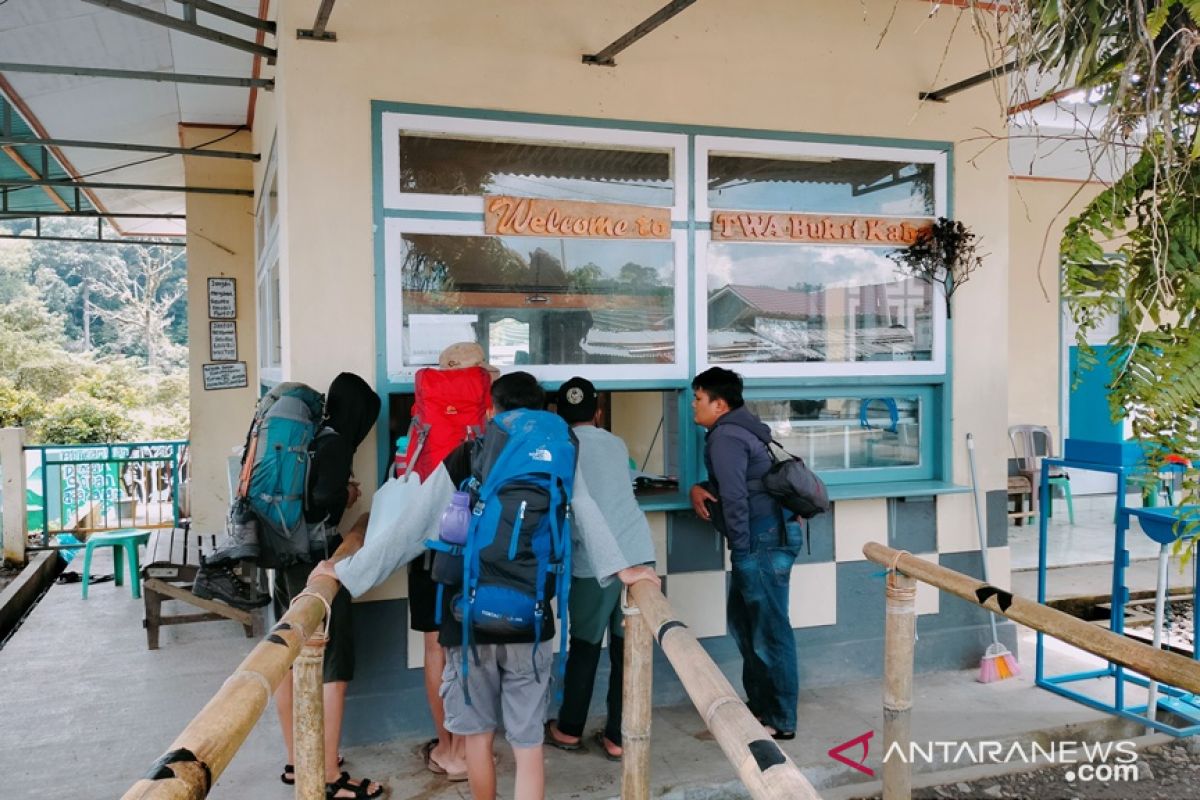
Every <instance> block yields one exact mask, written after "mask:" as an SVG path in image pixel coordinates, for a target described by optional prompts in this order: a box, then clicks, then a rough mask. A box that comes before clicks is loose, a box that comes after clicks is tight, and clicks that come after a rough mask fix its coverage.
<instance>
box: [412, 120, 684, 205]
mask: <svg viewBox="0 0 1200 800" xmlns="http://www.w3.org/2000/svg"><path fill="white" fill-rule="evenodd" d="M399 147H400V159H399V164H400V166H399V171H400V174H399V176H398V177H399V182H400V191H402V192H416V193H422V194H441V195H465V196H473V195H484V194H509V195H515V196H519V197H537V198H549V199H558V200H585V201H592V202H605V203H633V204H640V205H653V206H670V205H672V204H673V203H674V200H675V190H674V182H673V180H672V177H671V154H670V153H669V152H668V151H666V150H636V149H620V150H617V149H609V148H603V147H594V146H587V145H563V144H534V143H530V142H512V141H494V140H485V139H468V138H450V137H446V136H434V135H429V134H417V133H408V132H401V134H400V142H399Z"/></svg>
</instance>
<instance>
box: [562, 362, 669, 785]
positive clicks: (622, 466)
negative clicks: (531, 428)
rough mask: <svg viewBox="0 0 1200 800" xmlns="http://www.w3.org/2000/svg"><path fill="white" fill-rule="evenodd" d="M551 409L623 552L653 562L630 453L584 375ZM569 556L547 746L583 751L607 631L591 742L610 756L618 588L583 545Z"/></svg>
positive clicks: (617, 754) (619, 649)
mask: <svg viewBox="0 0 1200 800" xmlns="http://www.w3.org/2000/svg"><path fill="white" fill-rule="evenodd" d="M555 405H556V411H557V412H558V415H559V416H560V417H562V418H563V420H565V421H566V422H567V423H568V424H570V425H571V427H572V429H573V431H574V433H575V438H576V439H577V440H578V441H579V450H578V463H577V466H576V470H577V471H578V472H580V473H582V475H583V478H584V481H585V482H586V483H587V487H588V492H589V493H590V494H591V495H592V497H593V499H595V501H596V505H597V506H599V508H600V512H601V514H602V515H603V516H604V519H605V521H606V522H607V523H608V526H609V528H610V529H611V530H612V532H613V535H614V537H615V538H616V541H617V545H618V546H619V547H620V549H621V552H622V554H623V555H625V556H627V557H628V558H629V559H630V563H634V564H650V565H651V566H653V565H654V563H655V556H654V543H653V541H652V540H651V538H650V525H649V523H647V522H646V515H645V514H643V513H642V510H641V508H640V507H639V506H638V504H637V500H636V499H635V498H634V496H633V482H632V481H631V480H630V474H629V450H628V448H626V446H625V442H623V441H621V439H620V438H619V437H617V436H614V435H613V434H611V433H609V432H608V431H606V430H604V429H603V428H601V427H599V426H600V424H601V422H602V421H603V416H604V415H603V412H602V411H601V410H600V408H599V406H600V393H599V392H597V391H596V387H595V386H594V385H593V384H592V382H591V381H589V380H588V379H587V378H581V377H575V378H571V379H570V380H569V381H567V382H566V383H564V384H563V385H562V386H561V387H559V390H558V395H557V401H556V404H555ZM577 547H578V550H577V551H576V554H575V556H574V558H573V560H572V564H573V569H572V577H571V596H570V600H569V603H570V613H569V615H568V616H569V617H570V626H571V647H570V652H569V654H568V655H567V669H566V675H565V677H564V679H563V701H562V706H561V707H560V708H559V712H558V719H556V720H551V721H550V722H549V723H547V725H546V743H547V744H549V745H550V746H552V747H557V748H558V749H560V750H583V749H584V745H583V726H584V723H586V722H587V714H588V706H590V705H591V702H592V688H593V684H594V683H595V681H596V667H597V666H598V665H599V663H600V652H601V649H602V648H601V642H603V641H604V632H605V630H607V631H608V658H609V664H610V665H611V671H610V673H609V678H608V721H607V722H606V723H605V726H604V729H603V730H600V731H596V735H595V738H594V741H595V743H596V745H597V746H598V747H600V748H601V750H602V752H603V755H604V756H605V758H607V759H608V760H610V761H619V760H620V759H621V753H622V751H621V682H622V676H623V674H624V663H625V661H624V646H625V638H624V635H625V631H624V627H623V624H622V623H623V620H622V615H621V586H620V583H618V582H613V583H610V584H608V585H607V586H601V585H600V581H599V580H598V579H597V577H598V576H596V575H595V574H594V572H593V571H592V570H591V569H590V567H589V566H588V564H589V563H590V562H589V559H588V558H587V554H586V552H583V551H584V549H585V548H584V547H579V546H577Z"/></svg>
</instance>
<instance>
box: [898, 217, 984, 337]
mask: <svg viewBox="0 0 1200 800" xmlns="http://www.w3.org/2000/svg"><path fill="white" fill-rule="evenodd" d="M888 257H889V258H891V259H892V261H895V262H896V264H897V266H899V267H900V269H901V270H902V271H903V272H904V273H905V274H906V275H908V276H910V277H913V278H916V279H917V280H920V281H924V282H925V283H928V284H930V285H932V286H940V287H941V290H942V296H943V297H945V299H946V318H947V319H949V318H950V298H951V297H952V296H953V295H954V293H955V292H956V291H958V287H960V286H962V285H963V284H964V283H966V282H967V280H968V279H970V277H971V273H973V272H974V271H975V270H977V269H979V268H980V267H981V266H983V258H984V254H983V253H980V252H979V237H978V236H976V235H975V234H974V233H973V232H972V231H971V229H970V228H968V227H967V226H966V225H964V224H963V223H961V222H958V221H957V220H952V219H946V218H945V217H938V219H937V222H935V223H933V225H931V226H930V227H928V228H925V229H923V230H922V231H921V232H920V234H918V236H917V239H916V241H914V242H913V243H912V244H911V245H909V246H908V247H906V248H904V249H903V250H897V251H895V252H892V253H889V254H888Z"/></svg>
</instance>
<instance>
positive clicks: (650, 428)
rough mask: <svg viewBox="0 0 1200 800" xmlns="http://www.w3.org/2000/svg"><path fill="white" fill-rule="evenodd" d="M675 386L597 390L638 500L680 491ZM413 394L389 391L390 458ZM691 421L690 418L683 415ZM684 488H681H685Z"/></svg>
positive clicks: (604, 423) (405, 428)
mask: <svg viewBox="0 0 1200 800" xmlns="http://www.w3.org/2000/svg"><path fill="white" fill-rule="evenodd" d="M546 396H547V399H548V408H549V410H551V411H553V410H554V390H553V389H551V390H549V391H547V393H546ZM681 398H682V393H681V392H680V391H665V392H663V391H611V392H610V391H601V392H600V397H599V403H598V407H599V410H600V417H601V422H600V424H601V427H603V428H605V429H606V430H608V431H610V432H612V433H613V434H614V435H616V436H619V437H620V438H621V439H622V440H623V441H624V442H625V446H626V448H628V450H629V462H628V464H627V465H626V466H627V469H628V471H629V480H630V482H631V483H632V484H633V488H634V494H635V495H636V496H637V497H638V499H639V500H641V501H643V502H649V503H652V504H653V503H656V502H661V501H663V500H668V499H672V498H675V499H678V496H679V495H680V492H681V490H680V482H681V480H683V478H682V477H681V474H682V468H681V459H680V439H679V433H680V423H679V414H680V408H681ZM414 400H415V398H414V395H413V394H411V393H407V392H397V393H392V394H390V395H389V396H388V438H389V441H390V442H391V446H390V449H391V457H390V462H391V463H392V464H394V463H395V455H396V449H397V447H398V445H402V444H404V442H402V439H403V437H405V436H407V435H409V433H410V426H411V425H412V421H413V416H412V411H413V403H414ZM688 423H689V425H690V420H688ZM685 488H686V487H685Z"/></svg>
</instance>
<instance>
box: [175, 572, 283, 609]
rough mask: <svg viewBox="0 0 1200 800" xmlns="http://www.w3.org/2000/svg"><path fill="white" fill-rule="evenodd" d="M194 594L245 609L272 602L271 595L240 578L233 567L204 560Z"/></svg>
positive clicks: (197, 573)
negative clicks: (215, 564)
mask: <svg viewBox="0 0 1200 800" xmlns="http://www.w3.org/2000/svg"><path fill="white" fill-rule="evenodd" d="M192 594H194V595H196V597H201V598H204V599H205V600H217V601H220V602H222V603H225V604H226V605H231V606H233V607H234V608H240V609H241V610H243V611H250V610H251V609H255V608H262V607H263V606H265V605H266V604H267V603H269V602H271V595H269V594H267V593H266V592H260V591H259V590H258V589H255V588H254V587H253V586H251V585H250V584H249V583H247V582H246V581H244V580H242V579H241V578H239V577H238V576H237V573H235V572H234V571H233V567H231V566H228V565H225V566H213V565H211V564H209V563H208V562H206V561H203V560H202V561H201V564H200V569H199V570H198V571H197V572H196V580H195V582H194V583H193V584H192Z"/></svg>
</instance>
